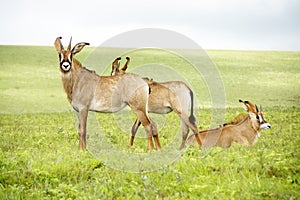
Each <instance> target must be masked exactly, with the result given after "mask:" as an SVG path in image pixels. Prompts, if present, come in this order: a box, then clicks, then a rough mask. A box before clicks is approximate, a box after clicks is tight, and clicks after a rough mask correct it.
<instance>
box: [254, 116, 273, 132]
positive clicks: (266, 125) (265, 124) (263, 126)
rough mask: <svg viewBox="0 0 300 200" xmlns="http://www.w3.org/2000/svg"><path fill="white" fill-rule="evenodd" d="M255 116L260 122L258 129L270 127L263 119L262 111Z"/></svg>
mask: <svg viewBox="0 0 300 200" xmlns="http://www.w3.org/2000/svg"><path fill="white" fill-rule="evenodd" d="M257 117H258V121H259V124H260V129H265V130H267V129H270V128H271V125H270V124H269V123H268V122H267V121H266V120H265V119H264V116H263V114H262V113H258V115H257Z"/></svg>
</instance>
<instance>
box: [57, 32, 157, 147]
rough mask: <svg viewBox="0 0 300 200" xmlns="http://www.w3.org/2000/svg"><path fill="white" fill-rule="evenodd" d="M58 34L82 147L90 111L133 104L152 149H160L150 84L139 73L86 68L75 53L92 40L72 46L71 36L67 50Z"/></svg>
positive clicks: (64, 80) (109, 110)
mask: <svg viewBox="0 0 300 200" xmlns="http://www.w3.org/2000/svg"><path fill="white" fill-rule="evenodd" d="M60 39H61V37H58V38H56V40H55V43H54V46H55V48H56V50H57V52H58V56H59V68H60V72H61V78H62V84H63V87H64V89H65V92H66V93H67V97H68V100H69V102H70V104H71V105H72V107H73V109H74V110H75V111H76V112H78V119H79V128H78V135H79V149H86V122H87V116H88V111H97V112H106V113H112V112H117V111H119V110H121V109H123V108H124V107H125V106H127V105H128V106H129V107H130V108H131V109H132V111H133V112H134V113H135V114H136V115H137V118H138V119H139V120H140V121H141V123H142V125H143V126H144V128H145V130H146V133H147V136H148V149H149V150H152V149H153V148H154V145H153V141H152V136H153V137H154V140H155V145H156V148H157V149H160V143H159V140H158V134H157V130H156V126H155V124H154V122H153V121H152V120H151V119H150V117H149V115H148V112H147V108H148V97H149V86H148V84H147V83H146V82H145V81H144V80H143V79H142V78H141V77H139V76H138V75H135V74H124V75H121V76H99V75H97V74H96V73H95V72H93V71H90V70H88V69H86V68H84V67H83V66H82V65H81V63H80V62H79V61H77V60H76V59H75V58H74V56H75V55H76V54H77V53H79V52H80V51H81V50H82V49H83V47H84V46H86V45H89V43H86V42H81V43H78V44H76V45H75V46H74V47H73V49H71V40H72V38H71V40H70V42H69V46H68V48H67V50H64V47H63V45H62V43H61V41H60Z"/></svg>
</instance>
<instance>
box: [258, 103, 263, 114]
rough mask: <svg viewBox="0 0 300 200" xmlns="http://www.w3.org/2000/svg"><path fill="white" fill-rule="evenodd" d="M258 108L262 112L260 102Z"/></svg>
mask: <svg viewBox="0 0 300 200" xmlns="http://www.w3.org/2000/svg"><path fill="white" fill-rule="evenodd" d="M259 110H260V112H262V111H263V110H262V106H261V104H260V105H259Z"/></svg>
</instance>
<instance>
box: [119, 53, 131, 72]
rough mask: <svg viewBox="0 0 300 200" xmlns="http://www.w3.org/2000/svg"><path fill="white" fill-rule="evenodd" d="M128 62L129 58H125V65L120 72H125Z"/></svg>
mask: <svg viewBox="0 0 300 200" xmlns="http://www.w3.org/2000/svg"><path fill="white" fill-rule="evenodd" d="M129 62H130V58H129V57H126V63H125V65H124V66H123V67H122V69H121V70H122V71H124V72H125V71H126V69H127V67H128V64H129Z"/></svg>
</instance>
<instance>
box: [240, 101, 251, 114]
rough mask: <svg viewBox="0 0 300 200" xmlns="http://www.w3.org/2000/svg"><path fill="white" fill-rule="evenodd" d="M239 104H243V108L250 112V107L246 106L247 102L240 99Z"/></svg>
mask: <svg viewBox="0 0 300 200" xmlns="http://www.w3.org/2000/svg"><path fill="white" fill-rule="evenodd" d="M239 102H240V103H242V104H243V108H244V109H245V110H246V111H247V112H248V111H249V108H248V106H247V104H246V103H247V101H243V100H241V99H240V100H239Z"/></svg>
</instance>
